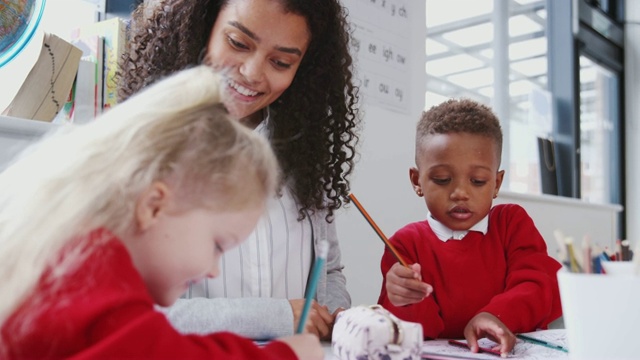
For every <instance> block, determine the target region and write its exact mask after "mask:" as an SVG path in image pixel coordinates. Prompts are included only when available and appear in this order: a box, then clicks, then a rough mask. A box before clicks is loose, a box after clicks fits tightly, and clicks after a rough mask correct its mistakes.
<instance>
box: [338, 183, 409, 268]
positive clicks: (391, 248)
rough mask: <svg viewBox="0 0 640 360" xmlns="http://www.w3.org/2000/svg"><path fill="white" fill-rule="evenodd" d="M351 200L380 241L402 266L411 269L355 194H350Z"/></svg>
mask: <svg viewBox="0 0 640 360" xmlns="http://www.w3.org/2000/svg"><path fill="white" fill-rule="evenodd" d="M349 198H350V199H351V201H353V204H354V205H355V206H356V208H358V210H359V211H360V213H361V214H362V216H364V218H365V219H366V220H367V222H368V223H369V225H371V227H372V228H373V230H374V231H375V232H376V234H378V237H380V239H382V242H384V244H385V245H386V246H387V248H388V249H389V250H390V251H391V253H392V254H393V256H395V258H396V260H398V262H400V264H402V265H403V266H405V267H409V265H408V264H407V262H406V261H404V259H403V258H402V256H400V254H399V253H398V251H397V250H396V249H395V248H394V247H393V245H391V243H390V242H389V239H387V237H386V236H385V235H384V233H383V232H382V230H380V228H379V227H378V225H376V223H375V222H374V221H373V219H372V218H371V216H369V213H367V211H366V210H365V209H364V207H363V206H362V204H360V202H359V201H358V199H357V198H356V197H355V195H353V194H349Z"/></svg>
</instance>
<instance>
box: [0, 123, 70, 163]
mask: <svg viewBox="0 0 640 360" xmlns="http://www.w3.org/2000/svg"><path fill="white" fill-rule="evenodd" d="M58 126H61V125H56V124H53V123H49V122H44V121H36V120H25V119H20V118H15V117H10V116H3V115H0V149H2V150H0V171H2V170H3V169H4V168H5V167H6V166H7V164H8V163H9V162H10V161H11V159H12V158H13V157H14V156H15V155H16V154H17V153H18V152H20V151H21V150H22V149H24V148H26V147H27V146H28V145H29V144H31V143H32V142H34V141H35V140H37V139H39V138H40V137H42V136H43V135H44V134H46V133H47V132H49V131H51V130H53V129H55V128H56V127H58Z"/></svg>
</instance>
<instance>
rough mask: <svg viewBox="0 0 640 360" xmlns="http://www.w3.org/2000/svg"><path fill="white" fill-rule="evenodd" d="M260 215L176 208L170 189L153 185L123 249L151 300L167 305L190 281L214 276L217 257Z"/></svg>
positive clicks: (258, 210)
mask: <svg viewBox="0 0 640 360" xmlns="http://www.w3.org/2000/svg"><path fill="white" fill-rule="evenodd" d="M262 211H263V208H261V207H260V206H252V207H250V208H248V209H245V210H241V211H232V212H227V211H223V210H218V211H215V210H211V209H207V208H193V209H189V210H184V209H180V207H179V206H178V204H177V203H176V199H175V196H174V195H172V193H171V191H170V190H169V189H168V188H167V187H166V186H164V185H163V184H162V183H159V185H158V183H156V184H154V186H152V187H151V189H150V191H147V192H146V193H145V195H143V196H142V197H141V200H140V201H139V203H138V206H137V208H136V214H137V223H138V229H137V231H136V233H135V235H134V236H133V238H131V239H129V240H128V241H125V245H126V246H127V248H128V250H129V253H130V254H131V257H132V259H133V262H134V264H135V266H136V268H137V269H138V272H139V273H140V274H141V276H142V278H143V280H144V282H145V284H146V286H147V289H148V290H149V293H150V294H151V296H152V297H153V299H154V301H155V302H156V303H157V304H159V305H161V306H169V305H171V304H173V303H174V302H175V301H176V300H177V299H178V297H180V295H182V294H183V293H184V292H185V291H186V290H187V288H188V286H189V284H190V283H192V282H197V281H201V280H203V279H204V278H207V277H209V278H213V277H216V276H217V275H218V272H219V268H218V262H219V260H220V256H221V255H222V253H224V252H225V251H227V250H229V249H231V248H233V247H235V246H237V245H239V244H240V243H241V242H242V241H244V240H245V239H246V238H247V237H248V236H249V234H250V233H251V231H253V228H254V227H255V225H256V223H257V222H258V219H259V217H260V216H261V214H262Z"/></svg>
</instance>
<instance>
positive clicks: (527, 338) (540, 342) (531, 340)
mask: <svg viewBox="0 0 640 360" xmlns="http://www.w3.org/2000/svg"><path fill="white" fill-rule="evenodd" d="M516 337H517V338H518V339H521V340H524V341H526V342H529V343H532V344H537V345H542V346H545V347H548V348H549V349H554V350H560V351H564V352H566V353H568V352H569V350H567V349H566V348H565V347H563V346H561V345H557V344H553V343H550V342H548V341H544V340H540V339H536V338H534V337H531V336H527V335H523V334H517V335H516Z"/></svg>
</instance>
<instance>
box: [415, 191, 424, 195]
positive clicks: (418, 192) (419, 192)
mask: <svg viewBox="0 0 640 360" xmlns="http://www.w3.org/2000/svg"><path fill="white" fill-rule="evenodd" d="M416 195H418V196H422V195H424V194H423V193H422V190H420V189H418V190H416Z"/></svg>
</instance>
